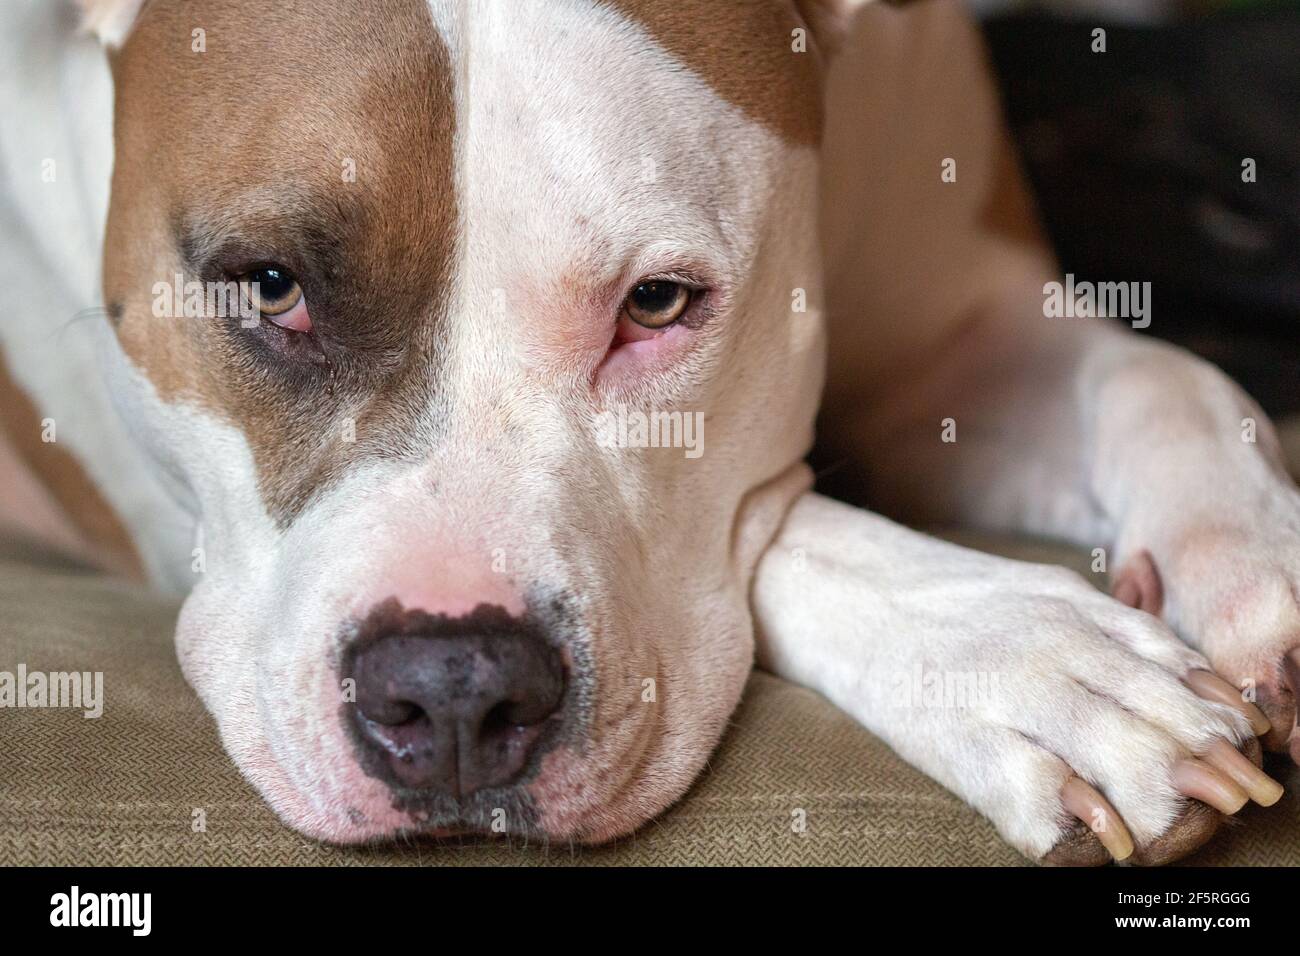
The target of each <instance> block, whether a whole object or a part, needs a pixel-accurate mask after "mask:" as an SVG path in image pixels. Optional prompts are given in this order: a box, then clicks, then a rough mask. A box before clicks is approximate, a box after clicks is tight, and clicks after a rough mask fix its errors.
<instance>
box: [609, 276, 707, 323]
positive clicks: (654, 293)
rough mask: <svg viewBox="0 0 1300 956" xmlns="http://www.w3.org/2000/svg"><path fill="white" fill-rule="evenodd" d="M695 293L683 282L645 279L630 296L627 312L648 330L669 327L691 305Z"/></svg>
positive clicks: (624, 309)
mask: <svg viewBox="0 0 1300 956" xmlns="http://www.w3.org/2000/svg"><path fill="white" fill-rule="evenodd" d="M691 297H692V293H691V290H690V289H689V288H687V287H686V286H684V285H682V284H681V283H680V282H669V281H654V282H643V283H641V284H640V285H639V286H637V287H636V288H635V289H633V290H632V293H631V294H630V295H629V296H628V297H627V301H626V302H625V303H624V304H623V311H624V312H625V313H626V314H627V317H628V318H629V319H631V320H632V321H633V322H635V323H636V324H637V325H640V326H642V327H644V328H647V329H666V328H668V326H670V325H672V324H673V323H674V322H676V321H677V320H678V319H680V318H681V317H682V316H683V315H685V314H686V310H687V309H688V308H690V305H691Z"/></svg>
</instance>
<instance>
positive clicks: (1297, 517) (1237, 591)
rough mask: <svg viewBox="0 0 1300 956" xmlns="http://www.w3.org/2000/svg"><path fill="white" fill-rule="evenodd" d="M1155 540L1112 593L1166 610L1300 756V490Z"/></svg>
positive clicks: (1270, 733) (1271, 736) (1283, 747)
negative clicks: (1299, 713) (1299, 707)
mask: <svg viewBox="0 0 1300 956" xmlns="http://www.w3.org/2000/svg"><path fill="white" fill-rule="evenodd" d="M1157 538H1158V540H1157V541H1153V542H1152V543H1151V545H1150V546H1145V545H1144V546H1143V547H1141V548H1140V549H1139V550H1136V551H1135V552H1134V554H1133V556H1132V557H1129V558H1127V559H1126V560H1125V561H1124V563H1123V564H1122V566H1121V567H1120V569H1119V571H1118V573H1117V574H1116V575H1115V579H1114V584H1113V593H1114V595H1115V597H1116V599H1117V600H1120V601H1122V602H1124V603H1126V604H1129V605H1130V606H1133V607H1140V608H1142V609H1143V610H1146V611H1148V612H1150V613H1152V614H1157V615H1162V616H1163V617H1164V618H1165V620H1167V621H1168V622H1169V623H1170V624H1171V625H1172V626H1173V627H1174V628H1175V629H1176V630H1177V631H1178V632H1179V633H1180V634H1182V635H1183V637H1184V638H1186V640H1187V641H1188V642H1189V643H1191V644H1192V645H1193V646H1195V647H1196V648H1198V649H1199V650H1201V651H1202V652H1203V653H1204V654H1205V656H1206V657H1207V658H1208V659H1209V661H1210V663H1211V664H1212V665H1213V666H1214V669H1215V670H1216V671H1217V672H1218V673H1220V674H1222V675H1223V677H1224V678H1226V679H1227V680H1228V681H1230V682H1231V683H1232V684H1233V685H1234V686H1235V687H1236V688H1237V690H1236V691H1235V692H1234V693H1235V695H1236V696H1238V697H1243V698H1244V699H1245V700H1248V701H1252V702H1255V703H1257V704H1258V706H1259V708H1260V710H1262V711H1263V713H1264V715H1265V716H1266V717H1267V720H1268V725H1267V726H1264V727H1260V728H1258V731H1259V732H1260V733H1261V734H1262V735H1263V744H1264V746H1265V748H1267V749H1269V750H1274V751H1287V750H1289V751H1290V754H1291V757H1292V759H1293V760H1295V762H1296V763H1300V728H1297V724H1296V701H1297V699H1298V698H1300V492H1297V491H1296V489H1295V488H1294V487H1292V486H1289V485H1288V486H1286V487H1284V488H1275V489H1273V491H1272V492H1271V493H1270V494H1269V495H1266V496H1263V497H1262V500H1261V502H1260V503H1259V505H1258V507H1255V508H1253V509H1252V510H1251V511H1250V513H1249V514H1246V515H1241V516H1239V517H1238V518H1237V519H1234V518H1233V516H1232V513H1231V509H1228V508H1225V509H1223V512H1222V513H1221V517H1220V519H1219V520H1216V522H1215V523H1213V524H1210V523H1201V522H1197V521H1195V520H1193V521H1190V522H1189V523H1188V525H1187V526H1186V527H1178V528H1175V529H1173V530H1172V531H1168V532H1166V533H1163V534H1161V535H1159V536H1157ZM1159 539H1163V540H1162V541H1161V540H1159Z"/></svg>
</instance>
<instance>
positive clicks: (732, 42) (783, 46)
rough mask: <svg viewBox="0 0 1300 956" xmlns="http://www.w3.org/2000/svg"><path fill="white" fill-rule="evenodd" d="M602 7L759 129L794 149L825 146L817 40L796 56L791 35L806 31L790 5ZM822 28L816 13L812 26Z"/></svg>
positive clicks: (770, 1) (654, 0)
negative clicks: (629, 23)
mask: <svg viewBox="0 0 1300 956" xmlns="http://www.w3.org/2000/svg"><path fill="white" fill-rule="evenodd" d="M602 2H604V3H605V4H607V5H608V6H611V7H614V8H615V9H617V10H618V11H619V12H620V13H622V14H623V15H624V16H626V17H627V18H628V19H630V20H632V21H634V22H636V23H638V24H640V25H641V26H642V27H643V28H644V29H645V30H647V31H648V32H649V33H650V34H651V35H652V36H653V37H654V38H655V40H656V41H657V42H658V43H659V44H660V45H661V46H663V48H664V49H665V50H667V51H668V52H669V53H670V54H672V55H673V56H674V57H676V58H677V59H679V60H681V61H682V62H683V63H684V64H686V66H687V67H688V68H689V69H690V70H691V72H693V73H695V74H696V75H698V76H699V77H700V78H701V79H702V80H704V81H705V82H706V83H708V84H709V86H710V87H711V88H712V89H713V90H714V92H716V93H717V94H718V95H719V96H720V97H722V98H723V99H724V100H726V101H727V102H728V103H731V104H732V105H733V106H735V107H737V108H738V109H740V110H741V111H743V112H744V113H745V115H747V116H749V117H750V118H752V119H754V120H755V121H756V122H759V123H761V124H763V125H764V126H766V127H767V128H768V129H771V130H772V131H774V132H776V133H777V134H779V135H780V136H782V137H784V138H785V139H787V140H789V141H790V142H792V143H799V144H810V143H817V142H819V141H820V140H821V131H822V90H821V73H822V56H821V53H820V51H819V48H818V46H817V43H816V42H815V41H814V42H810V43H809V44H808V49H807V51H806V52H802V53H796V52H794V50H793V48H792V44H793V43H794V37H793V31H794V30H795V29H796V28H805V29H807V28H809V24H808V23H806V22H805V21H804V19H803V17H802V16H800V13H799V10H798V9H797V8H796V4H795V3H793V2H791V0H602ZM805 2H806V0H805ZM809 6H812V7H819V6H820V5H819V4H817V3H809ZM823 25H824V18H823V17H822V15H821V12H819V13H818V15H817V22H816V23H814V24H813V27H814V28H818V27H821V26H823ZM813 32H814V33H815V32H816V29H814V31H813ZM810 39H812V37H811V36H810Z"/></svg>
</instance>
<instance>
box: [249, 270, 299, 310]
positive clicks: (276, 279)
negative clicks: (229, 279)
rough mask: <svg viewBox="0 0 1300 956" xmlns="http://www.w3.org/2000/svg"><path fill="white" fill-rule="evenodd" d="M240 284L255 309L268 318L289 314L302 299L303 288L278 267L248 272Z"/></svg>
mask: <svg viewBox="0 0 1300 956" xmlns="http://www.w3.org/2000/svg"><path fill="white" fill-rule="evenodd" d="M239 282H240V284H241V285H243V286H244V288H245V289H246V290H247V293H248V298H249V300H250V301H251V302H252V303H253V306H254V308H256V309H257V310H258V311H259V312H261V313H262V314H263V315H265V316H267V317H268V318H269V317H270V316H273V315H280V314H281V313H283V312H288V311H289V310H290V309H292V308H293V307H294V306H295V305H297V304H298V300H299V299H301V298H302V288H301V287H300V286H299V285H298V282H297V280H296V279H294V277H293V276H292V275H290V274H289V273H288V272H287V271H286V270H284V269H281V268H278V267H274V266H267V267H266V268H264V269H254V270H253V271H252V272H246V273H244V274H243V275H242V276H240V277H239Z"/></svg>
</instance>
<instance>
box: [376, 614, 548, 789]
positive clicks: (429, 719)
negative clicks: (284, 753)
mask: <svg viewBox="0 0 1300 956" xmlns="http://www.w3.org/2000/svg"><path fill="white" fill-rule="evenodd" d="M351 670H352V675H353V677H354V678H355V680H356V705H357V706H356V709H355V711H354V717H355V719H356V722H357V726H358V729H359V731H360V735H361V738H362V740H363V741H364V746H365V748H366V749H367V750H368V751H369V753H368V758H369V760H368V762H369V763H370V764H371V766H372V767H373V766H374V765H375V764H378V769H379V770H380V771H381V772H382V773H383V775H384V776H386V777H388V778H389V779H390V780H391V781H394V782H396V783H398V784H400V785H401V786H403V787H408V788H414V789H419V790H424V791H430V792H436V793H440V794H445V795H447V796H452V797H456V798H458V799H459V798H461V797H466V796H469V795H470V794H471V793H474V792H475V791H477V790H483V789H486V788H488V787H499V786H504V785H507V784H509V783H511V782H512V781H513V780H514V779H515V778H516V777H517V776H518V775H519V773H520V771H522V770H523V769H524V766H525V765H526V764H527V762H528V757H529V754H530V753H531V752H532V750H533V748H534V746H535V745H536V744H537V743H538V740H539V738H540V737H541V736H542V734H543V731H544V729H545V725H546V723H547V721H548V719H549V718H550V717H551V716H552V715H553V714H555V712H556V710H557V708H558V707H559V705H560V701H561V698H562V697H563V695H564V684H565V675H564V666H563V664H562V662H561V660H560V655H559V653H558V652H557V651H556V649H555V648H554V647H551V646H550V645H549V644H547V643H546V642H545V640H543V638H542V637H541V636H540V635H538V634H536V633H534V632H532V631H531V630H529V629H526V628H522V627H520V628H502V627H500V626H494V627H489V628H486V629H477V628H474V627H473V626H472V625H471V624H470V622H469V621H467V622H466V630H465V631H464V632H463V633H455V632H453V633H447V631H446V629H445V628H437V629H436V630H435V631H434V632H432V633H414V634H412V633H405V632H404V633H395V634H389V635H386V636H381V637H379V638H378V639H377V640H373V641H370V642H367V643H366V644H365V646H363V647H361V648H360V649H359V650H357V652H356V654H355V656H354V658H353V660H352V668H351Z"/></svg>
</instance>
